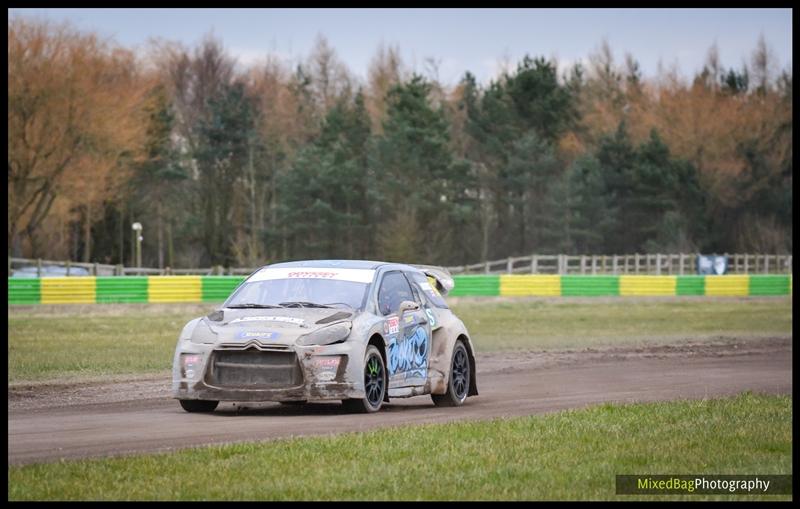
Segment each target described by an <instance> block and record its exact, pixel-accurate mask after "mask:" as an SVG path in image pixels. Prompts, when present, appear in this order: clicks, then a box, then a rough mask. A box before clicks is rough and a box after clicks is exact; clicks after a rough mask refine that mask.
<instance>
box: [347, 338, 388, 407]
mask: <svg viewBox="0 0 800 509" xmlns="http://www.w3.org/2000/svg"><path fill="white" fill-rule="evenodd" d="M385 397H386V365H385V364H384V362H383V356H381V352H380V350H378V348H377V347H376V346H374V345H369V346H368V347H367V353H366V355H365V356H364V397H363V398H361V399H346V400H343V401H342V404H343V405H344V406H345V408H347V410H348V411H351V412H363V413H372V412H377V411H378V410H380V409H381V405H382V404H383V399H384V398H385Z"/></svg>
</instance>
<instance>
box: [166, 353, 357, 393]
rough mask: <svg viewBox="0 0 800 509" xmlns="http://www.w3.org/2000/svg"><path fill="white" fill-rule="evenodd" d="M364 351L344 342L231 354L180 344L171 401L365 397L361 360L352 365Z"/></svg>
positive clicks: (174, 367) (175, 363)
mask: <svg viewBox="0 0 800 509" xmlns="http://www.w3.org/2000/svg"><path fill="white" fill-rule="evenodd" d="M181 343H182V344H181ZM363 348H364V346H363V345H360V344H358V343H356V342H344V343H340V344H337V345H328V346H312V347H302V346H296V345H293V346H284V347H281V349H280V350H274V349H270V347H265V348H264V349H260V348H249V349H229V348H217V347H215V345H206V344H197V343H192V342H190V341H182V342H180V343H179V345H178V348H177V349H176V353H175V360H174V363H173V378H172V396H173V397H174V398H177V399H201V400H214V401H309V400H341V399H348V398H363V397H364V383H363V376H362V375H363V366H361V365H360V364H362V363H363V361H360V362H354V361H355V360H358V359H363V358H364V353H363ZM278 358H279V359H278ZM276 359H278V360H276ZM187 361H188V362H187Z"/></svg>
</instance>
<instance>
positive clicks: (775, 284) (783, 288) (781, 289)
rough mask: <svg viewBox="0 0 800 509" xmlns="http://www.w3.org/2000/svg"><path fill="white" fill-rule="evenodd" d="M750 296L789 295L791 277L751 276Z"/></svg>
mask: <svg viewBox="0 0 800 509" xmlns="http://www.w3.org/2000/svg"><path fill="white" fill-rule="evenodd" d="M749 295H789V276H750V293H749Z"/></svg>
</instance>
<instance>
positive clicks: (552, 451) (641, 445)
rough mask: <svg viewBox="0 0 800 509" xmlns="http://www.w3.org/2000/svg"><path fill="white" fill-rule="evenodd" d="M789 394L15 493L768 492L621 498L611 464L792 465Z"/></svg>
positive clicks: (195, 453)
mask: <svg viewBox="0 0 800 509" xmlns="http://www.w3.org/2000/svg"><path fill="white" fill-rule="evenodd" d="M791 405H792V401H791V396H766V395H754V394H750V393H745V394H741V395H739V396H736V397H732V398H724V399H715V400H698V401H676V402H659V403H647V404H632V405H612V404H604V405H600V406H596V407H592V408H588V409H580V410H570V411H564V412H559V413H556V414H550V415H544V416H531V417H524V418H513V419H498V420H494V421H483V422H480V421H476V422H461V423H453V424H436V425H422V426H411V427H403V428H396V429H395V428H393V429H383V430H378V431H371V432H366V433H350V434H345V435H338V436H330V437H315V438H300V439H289V440H278V441H274V442H262V443H242V444H230V445H223V446H211V447H202V448H193V449H186V450H182V451H177V452H172V453H166V454H153V455H138V456H132V457H122V458H110V459H92V460H79V461H68V462H61V463H50V464H38V465H29V466H23V467H9V468H8V498H9V500H334V499H335V500H541V499H544V500H614V499H620V500H633V499H641V500H659V499H673V500H674V499H683V500H703V499H717V500H731V499H737V498H738V499H744V500H764V499H789V498H790V497H789V496H775V495H773V496H753V495H750V496H729V495H714V496H709V495H690V496H652V495H641V496H630V495H628V496H622V495H615V477H614V476H615V475H616V474H791V473H792V406H791Z"/></svg>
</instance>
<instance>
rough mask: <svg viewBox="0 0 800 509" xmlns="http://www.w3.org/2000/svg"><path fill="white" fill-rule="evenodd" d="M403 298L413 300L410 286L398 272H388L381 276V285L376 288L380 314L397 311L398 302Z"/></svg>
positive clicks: (398, 307)
mask: <svg viewBox="0 0 800 509" xmlns="http://www.w3.org/2000/svg"><path fill="white" fill-rule="evenodd" d="M404 300H411V301H413V300H414V295H413V294H412V293H411V286H409V284H408V281H406V278H405V277H404V276H403V274H402V273H400V272H389V273H387V274H386V275H384V276H383V281H382V282H381V287H380V289H379V290H378V308H379V309H380V311H381V314H383V315H388V314H390V313H397V312H398V311H399V309H400V303H401V302H403V301H404Z"/></svg>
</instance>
